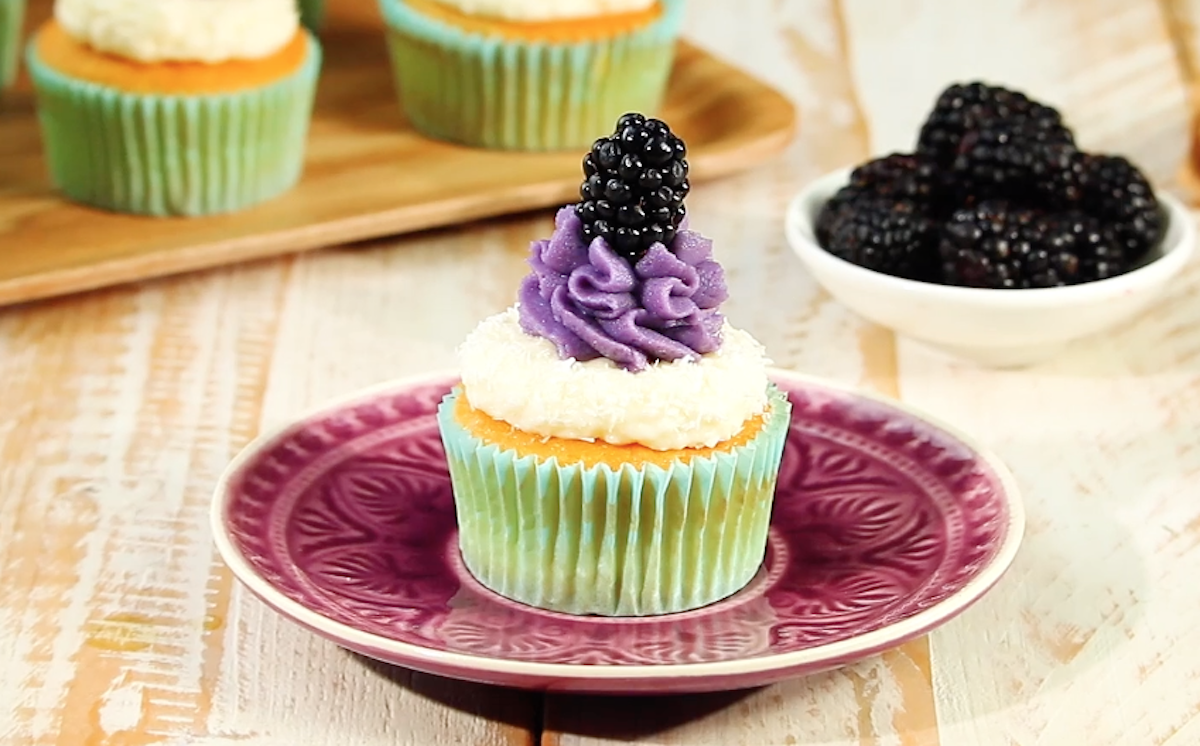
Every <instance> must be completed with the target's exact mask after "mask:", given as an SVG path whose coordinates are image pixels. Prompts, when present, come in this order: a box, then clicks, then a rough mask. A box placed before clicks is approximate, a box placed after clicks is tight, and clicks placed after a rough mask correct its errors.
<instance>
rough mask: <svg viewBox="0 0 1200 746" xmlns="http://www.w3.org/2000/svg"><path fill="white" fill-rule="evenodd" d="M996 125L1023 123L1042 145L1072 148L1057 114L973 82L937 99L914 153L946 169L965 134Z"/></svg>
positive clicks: (1020, 96)
mask: <svg viewBox="0 0 1200 746" xmlns="http://www.w3.org/2000/svg"><path fill="white" fill-rule="evenodd" d="M998 122H1009V123H1016V122H1020V123H1023V124H1024V125H1025V126H1026V127H1028V128H1029V129H1030V130H1031V131H1033V132H1036V133H1038V137H1039V139H1041V140H1043V141H1045V142H1054V143H1060V144H1064V145H1074V144H1075V140H1074V138H1073V137H1072V135H1071V131H1070V130H1069V129H1068V128H1067V127H1066V125H1064V124H1063V120H1062V115H1061V114H1059V113H1058V111H1057V110H1055V109H1053V108H1052V107H1049V106H1046V105H1044V104H1041V103H1039V102H1037V101H1034V100H1033V99H1031V98H1029V97H1028V96H1026V95H1025V94H1024V93H1021V92H1020V91H1014V90H1009V89H1007V88H1001V87H999V86H990V85H987V84H986V83H981V82H973V83H966V84H961V83H956V84H954V85H951V86H949V87H948V88H946V89H945V90H943V91H942V93H941V94H940V95H939V96H938V99H937V101H936V102H935V103H934V106H933V109H932V110H931V111H930V113H929V116H928V117H927V118H926V120H925V123H924V124H923V125H922V126H921V132H920V135H919V136H918V138H917V153H919V154H921V155H924V156H927V157H929V158H932V159H933V160H934V161H935V162H936V163H937V164H938V165H939V166H941V167H942V168H949V167H950V166H951V164H952V163H953V162H954V159H955V157H956V156H957V155H958V152H959V145H960V144H961V142H962V139H963V137H964V136H965V135H966V134H967V133H969V132H972V131H974V130H976V129H979V128H981V127H984V126H987V125H989V124H995V123H998Z"/></svg>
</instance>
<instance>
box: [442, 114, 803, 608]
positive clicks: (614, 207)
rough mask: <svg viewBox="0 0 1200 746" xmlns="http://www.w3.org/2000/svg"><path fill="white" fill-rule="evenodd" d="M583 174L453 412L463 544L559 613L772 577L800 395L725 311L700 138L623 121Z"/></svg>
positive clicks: (448, 412)
mask: <svg viewBox="0 0 1200 746" xmlns="http://www.w3.org/2000/svg"><path fill="white" fill-rule="evenodd" d="M584 170H585V172H586V174H587V180H586V181H585V183H584V186H583V189H582V193H583V200H582V201H581V202H580V203H579V204H576V205H572V206H568V207H564V208H562V209H561V210H559V212H558V214H557V216H556V218H555V228H554V232H553V235H551V236H550V238H549V239H545V240H540V241H537V242H535V243H534V244H533V245H532V248H531V256H530V258H529V263H530V266H531V268H532V271H531V272H530V274H529V275H528V276H527V277H526V278H525V279H524V281H523V282H522V284H521V286H520V289H519V293H518V300H517V302H516V303H515V304H514V305H513V306H512V307H510V308H508V309H507V310H505V311H504V312H502V313H499V314H497V315H495V316H493V317H491V318H488V319H486V320H484V321H483V322H482V323H480V324H479V326H477V327H476V328H475V329H474V330H473V331H472V332H471V333H470V335H468V337H467V338H466V340H465V341H464V342H463V344H462V346H461V348H460V350H459V354H460V359H461V372H462V376H461V383H460V385H459V386H457V387H455V389H454V390H452V391H451V392H450V393H449V394H448V395H447V396H446V398H445V399H444V400H443V401H442V403H441V404H440V406H439V409H438V423H439V426H440V430H441V435H442V442H443V444H444V446H445V450H446V457H447V461H448V463H449V470H450V477H451V482H452V485H453V490H454V498H455V506H456V511H457V516H458V525H459V545H460V550H461V553H462V557H463V560H464V562H465V564H466V567H467V568H468V570H469V571H470V572H471V574H472V575H473V576H474V577H475V578H476V579H478V580H479V582H480V583H482V584H483V585H484V586H485V587H487V588H489V589H491V590H493V591H495V592H496V593H499V594H500V595H503V596H505V597H507V598H510V599H513V600H516V601H519V602H522V603H525V604H528V605H531V606H535V607H539V608H543V609H549V610H553V611H560V612H565V613H572V614H599V615H607V616H648V615H654V614H666V613H671V612H678V611H685V610H688V609H694V608H698V607H701V606H705V605H707V604H710V603H713V602H714V601H718V600H720V599H722V598H725V597H727V596H729V595H731V594H733V593H735V592H737V591H738V590H739V589H741V588H742V587H744V586H745V585H746V584H747V583H748V582H749V581H750V580H751V579H752V578H753V577H754V575H755V573H756V572H757V571H758V568H759V566H760V564H761V562H762V559H763V555H764V552H765V550H766V541H767V528H768V523H769V519H770V515H771V506H772V502H773V500H774V492H775V480H776V475H777V472H778V469H779V463H780V459H781V456H782V450H783V445H784V442H785V439H786V434H787V430H788V424H789V421H790V413H791V406H790V404H789V402H788V400H787V398H786V396H785V395H784V394H783V393H782V392H781V391H779V390H778V389H777V388H775V386H773V385H772V384H771V383H770V382H769V380H768V378H767V364H768V361H767V359H766V357H765V354H764V350H763V347H762V345H760V344H759V343H758V342H757V341H756V340H755V339H754V338H753V337H752V336H751V335H750V334H749V333H747V332H745V331H742V330H740V329H736V328H734V327H733V326H731V325H730V324H729V323H728V322H727V321H726V320H725V319H724V317H723V316H722V314H721V312H720V305H721V303H722V302H723V301H724V300H725V298H726V287H725V281H724V273H723V270H722V268H721V266H720V264H718V263H717V262H716V261H715V260H714V259H713V254H712V243H711V241H709V240H708V239H707V238H705V237H704V236H702V235H700V234H699V233H697V232H695V231H692V230H690V229H689V228H688V227H687V224H686V221H685V220H684V216H685V209H684V206H683V198H684V196H685V195H686V194H687V190H688V182H687V161H686V159H685V148H684V145H683V143H682V142H681V141H680V140H679V139H678V138H677V137H675V136H674V135H673V134H672V133H671V132H670V130H669V129H668V128H667V126H666V125H665V124H663V123H662V122H660V121H657V120H653V119H651V120H646V119H644V118H643V117H642V116H641V115H639V114H630V115H626V116H624V117H622V118H621V120H620V122H619V123H618V127H617V133H616V134H615V135H614V136H613V137H611V138H603V139H601V140H599V141H598V142H597V143H596V145H595V147H594V148H593V149H592V152H591V153H590V154H589V155H588V156H587V157H586V158H585V159H584Z"/></svg>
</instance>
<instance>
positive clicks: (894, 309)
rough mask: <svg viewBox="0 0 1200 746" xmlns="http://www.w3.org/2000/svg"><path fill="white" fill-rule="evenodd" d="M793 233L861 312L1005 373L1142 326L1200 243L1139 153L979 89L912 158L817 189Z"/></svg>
mask: <svg viewBox="0 0 1200 746" xmlns="http://www.w3.org/2000/svg"><path fill="white" fill-rule="evenodd" d="M786 230H787V235H788V240H789V242H790V243H791V244H792V247H793V249H794V250H795V251H796V253H797V254H798V255H799V257H800V259H801V260H802V261H803V262H804V264H805V265H806V267H807V268H808V270H809V271H810V272H811V273H812V275H813V276H814V278H815V279H816V281H817V282H818V283H820V285H821V286H822V287H824V288H825V289H826V290H827V291H828V292H829V293H830V294H831V295H832V296H833V297H834V298H836V299H838V300H839V301H840V302H842V303H843V304H844V305H846V306H847V307H849V308H850V309H851V310H853V311H855V312H857V313H858V314H860V315H861V316H863V317H865V318H867V319H870V320H871V321H874V322H876V323H878V324H881V325H883V326H887V327H890V328H892V329H894V330H895V331H897V332H899V333H901V334H904V335H906V336H908V337H911V338H913V339H916V340H919V341H921V342H924V343H926V344H929V345H932V346H934V347H938V348H941V349H942V350H944V351H948V352H950V353H952V354H954V355H956V356H958V357H961V358H966V359H969V360H972V361H974V362H976V363H980V364H983V365H988V366H995V367H1023V366H1027V365H1031V364H1034V363H1038V362H1042V361H1044V360H1046V359H1048V358H1050V357H1052V356H1053V355H1054V354H1055V353H1057V352H1058V351H1060V350H1061V349H1063V348H1064V347H1065V346H1066V345H1067V344H1068V343H1069V342H1072V341H1074V340H1077V339H1080V338H1083V337H1086V336H1090V335H1094V334H1098V333H1102V332H1104V331H1105V330H1109V329H1111V328H1113V327H1114V326H1115V325H1117V324H1120V323H1121V322H1123V321H1127V320H1129V319H1130V318H1132V317H1134V316H1135V315H1136V314H1137V313H1138V312H1139V311H1141V310H1143V309H1144V308H1146V306H1147V305H1149V304H1150V303H1151V302H1152V301H1154V300H1155V298H1156V297H1158V296H1159V295H1160V291H1161V290H1162V289H1163V287H1164V285H1165V284H1166V283H1167V282H1168V281H1170V280H1171V279H1172V278H1173V277H1174V276H1175V275H1176V274H1178V273H1179V272H1180V270H1182V269H1183V267H1184V266H1185V265H1186V264H1187V261H1188V259H1189V257H1190V255H1191V253H1192V251H1193V248H1194V243H1195V235H1194V228H1193V225H1192V219H1191V216H1190V215H1189V213H1188V211H1187V209H1186V208H1185V207H1184V206H1183V205H1182V204H1180V202H1179V201H1178V200H1176V199H1175V198H1173V197H1172V196H1171V195H1169V194H1166V193H1162V192H1156V191H1155V190H1154V188H1153V187H1152V185H1151V183H1150V181H1149V180H1148V179H1147V178H1146V176H1145V175H1144V174H1143V173H1142V172H1141V171H1140V170H1139V169H1138V167H1137V166H1136V165H1134V164H1133V163H1131V162H1130V161H1129V160H1128V159H1127V158H1124V157H1122V156H1120V155H1108V154H1101V153H1092V152H1085V151H1084V150H1082V149H1081V148H1079V147H1078V146H1077V145H1076V144H1075V137H1074V133H1073V132H1072V130H1071V129H1070V127H1068V126H1067V124H1066V123H1065V122H1064V120H1063V117H1062V116H1061V115H1060V113H1059V112H1058V111H1057V110H1055V109H1054V108H1053V107H1051V106H1048V105H1046V104H1043V103H1040V102H1038V101H1035V100H1034V99H1032V98H1030V97H1028V96H1027V95H1025V94H1023V93H1021V92H1019V91H1015V90H1010V89H1006V88H1003V87H999V86H994V85H989V84H985V83H980V82H975V83H967V84H954V85H951V86H949V87H948V88H946V89H945V90H944V91H943V92H942V93H941V95H940V96H939V97H938V99H937V101H936V103H935V104H934V107H933V109H932V111H931V112H930V113H929V115H928V117H927V119H926V121H925V122H924V124H923V125H922V127H921V131H920V134H919V136H918V140H917V146H916V148H915V150H914V152H912V153H892V154H890V155H886V156H883V157H879V158H875V159H872V160H870V161H867V162H865V163H861V164H859V165H857V166H856V167H854V168H850V169H844V170H840V171H837V172H834V173H831V174H827V175H826V176H824V177H822V178H820V179H818V180H816V181H815V182H813V183H812V184H810V185H809V186H808V187H807V188H806V189H805V190H804V191H802V192H801V193H800V194H799V195H798V196H797V197H796V199H795V200H793V202H792V204H791V205H790V206H789V208H788V214H787V220H786Z"/></svg>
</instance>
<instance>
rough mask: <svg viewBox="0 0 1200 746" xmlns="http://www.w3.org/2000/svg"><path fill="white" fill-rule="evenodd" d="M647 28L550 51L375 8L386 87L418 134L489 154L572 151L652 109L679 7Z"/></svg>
mask: <svg viewBox="0 0 1200 746" xmlns="http://www.w3.org/2000/svg"><path fill="white" fill-rule="evenodd" d="M662 1H663V6H664V12H663V15H662V17H661V18H659V19H658V20H657V21H656V22H654V23H652V24H650V25H648V26H647V27H646V28H644V29H640V30H637V31H634V32H630V33H627V34H622V35H618V36H614V37H611V38H606V39H598V40H595V41H590V42H577V43H570V44H549V43H533V42H522V41H514V40H507V39H500V38H493V37H486V36H484V35H482V34H477V33H471V32H468V31H464V30H462V29H459V28H456V27H454V26H452V25H449V24H447V23H445V22H442V21H439V20H436V19H433V18H430V17H428V16H425V15H423V14H422V13H420V12H419V11H416V10H413V9H412V8H411V7H410V6H408V5H407V4H406V3H405V2H404V0H380V6H381V8H382V10H383V15H384V19H385V20H386V22H387V23H386V25H387V40H388V49H389V51H390V55H391V60H392V73H393V76H392V77H393V80H394V82H395V84H396V88H397V92H398V94H399V96H400V101H401V105H402V108H403V110H404V112H405V114H406V115H407V117H408V119H409V121H410V122H411V123H412V125H413V127H415V128H416V129H417V130H418V131H420V132H422V133H424V134H426V135H428V136H430V137H434V138H437V139H441V140H449V141H451V142H457V143H461V144H465V145H472V146H477V147H484V148H490V149H498V150H526V151H545V150H563V149H579V148H585V147H587V146H590V145H591V144H592V143H593V142H594V141H595V140H596V138H598V137H601V136H604V135H607V134H609V133H610V132H611V131H612V128H613V124H614V123H615V122H616V120H617V119H618V118H619V117H620V116H621V115H622V114H625V113H626V112H630V111H639V112H643V113H652V112H655V111H657V110H658V108H659V106H660V105H661V103H662V98H663V95H664V93H665V91H666V87H667V79H668V77H669V75H670V72H671V64H672V62H673V60H674V57H675V41H676V38H677V36H678V33H679V27H680V25H681V23H682V18H683V0H662Z"/></svg>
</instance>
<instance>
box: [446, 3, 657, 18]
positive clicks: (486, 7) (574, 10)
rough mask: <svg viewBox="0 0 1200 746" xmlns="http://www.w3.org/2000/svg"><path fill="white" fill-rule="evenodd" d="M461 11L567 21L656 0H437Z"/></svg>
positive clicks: (633, 9)
mask: <svg viewBox="0 0 1200 746" xmlns="http://www.w3.org/2000/svg"><path fill="white" fill-rule="evenodd" d="M435 1H436V2H437V3H439V4H441V5H444V6H446V7H449V8H453V9H455V10H457V11H459V12H461V13H465V14H467V15H474V16H483V17H485V18H496V19H499V20H505V21H519V22H539V21H564V20H574V19H580V18H595V17H597V16H606V15H617V14H622V13H636V12H639V11H644V10H647V9H649V8H651V7H653V6H654V3H655V1H656V0H435Z"/></svg>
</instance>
